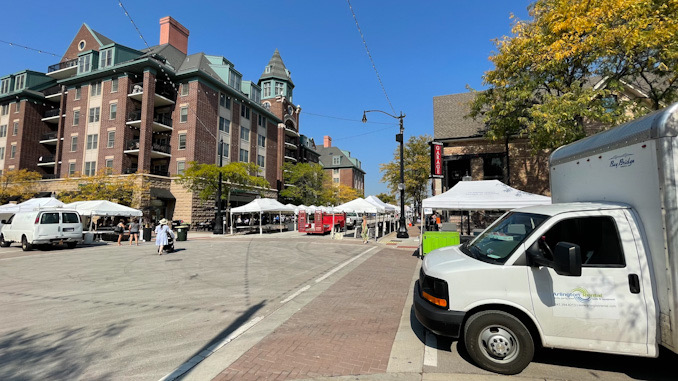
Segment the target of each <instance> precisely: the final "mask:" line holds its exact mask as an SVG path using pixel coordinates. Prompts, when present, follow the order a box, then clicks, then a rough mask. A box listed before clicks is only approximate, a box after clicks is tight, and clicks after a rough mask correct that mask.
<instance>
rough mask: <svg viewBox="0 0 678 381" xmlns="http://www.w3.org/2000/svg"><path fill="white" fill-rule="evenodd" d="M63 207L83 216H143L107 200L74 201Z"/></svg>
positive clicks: (138, 212)
mask: <svg viewBox="0 0 678 381" xmlns="http://www.w3.org/2000/svg"><path fill="white" fill-rule="evenodd" d="M65 207H67V208H71V209H75V210H77V211H78V213H80V214H81V215H83V216H121V217H141V216H142V215H143V213H142V212H141V210H139V209H134V208H130V207H129V206H125V205H120V204H116V203H115V202H111V201H108V200H91V201H76V202H72V203H70V204H66V205H65Z"/></svg>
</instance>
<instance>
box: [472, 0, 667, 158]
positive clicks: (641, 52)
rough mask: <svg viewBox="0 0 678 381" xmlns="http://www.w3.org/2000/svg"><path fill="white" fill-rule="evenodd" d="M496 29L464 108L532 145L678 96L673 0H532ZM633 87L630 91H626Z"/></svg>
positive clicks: (563, 139)
mask: <svg viewBox="0 0 678 381" xmlns="http://www.w3.org/2000/svg"><path fill="white" fill-rule="evenodd" d="M529 12H530V16H531V17H532V20H530V21H516V22H515V23H514V26H513V30H512V36H510V37H503V38H501V39H498V40H497V41H496V42H495V43H496V46H497V50H498V51H497V53H496V54H495V55H494V56H492V57H490V60H491V61H492V62H493V64H494V69H493V70H490V71H489V72H487V73H486V74H485V75H484V76H483V82H484V84H485V85H486V86H487V87H488V89H487V90H486V91H483V92H478V93H477V94H476V98H475V100H474V102H473V104H472V108H471V113H470V116H472V117H474V118H478V119H482V120H483V121H484V122H485V123H486V125H487V126H488V128H489V130H488V133H487V135H488V137H490V138H492V139H495V140H503V139H506V138H507V137H509V136H512V135H521V136H527V137H528V138H529V140H530V142H531V145H532V147H533V148H534V149H535V150H539V149H552V148H555V147H558V146H560V145H563V144H566V143H569V142H572V141H574V140H577V139H580V138H582V137H584V136H585V135H586V130H585V127H586V125H587V124H588V123H596V124H603V125H614V124H618V123H620V122H623V121H625V120H627V119H628V118H631V117H636V116H638V115H641V114H643V113H646V112H648V111H650V110H656V109H660V108H662V107H665V106H666V105H668V104H670V103H671V102H674V101H676V100H678V71H677V70H676V69H677V68H678V39H677V38H676V36H677V35H678V2H677V1H675V0H589V1H564V0H538V1H536V2H535V3H534V4H532V5H531V6H530V9H529ZM633 92H635V93H633Z"/></svg>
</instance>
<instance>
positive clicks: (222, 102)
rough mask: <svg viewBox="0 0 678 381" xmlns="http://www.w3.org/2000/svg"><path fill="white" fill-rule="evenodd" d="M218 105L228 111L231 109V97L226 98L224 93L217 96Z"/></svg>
mask: <svg viewBox="0 0 678 381" xmlns="http://www.w3.org/2000/svg"><path fill="white" fill-rule="evenodd" d="M219 104H220V105H221V106H223V107H226V108H228V109H230V108H231V97H229V96H227V95H226V94H224V93H220V94H219Z"/></svg>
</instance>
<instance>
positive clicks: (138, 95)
mask: <svg viewBox="0 0 678 381" xmlns="http://www.w3.org/2000/svg"><path fill="white" fill-rule="evenodd" d="M127 96H128V97H130V98H132V99H134V100H137V101H139V102H141V100H142V98H143V96H144V84H143V82H137V83H133V84H132V86H131V87H130V91H129V93H128V94H127ZM174 97H175V91H174V88H173V87H171V86H156V87H155V99H154V102H153V106H154V107H159V106H168V105H173V104H174Z"/></svg>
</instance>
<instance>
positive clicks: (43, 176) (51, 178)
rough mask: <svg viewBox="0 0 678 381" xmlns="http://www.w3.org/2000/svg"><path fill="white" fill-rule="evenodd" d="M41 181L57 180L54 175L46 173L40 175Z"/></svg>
mask: <svg viewBox="0 0 678 381" xmlns="http://www.w3.org/2000/svg"><path fill="white" fill-rule="evenodd" d="M42 179H43V180H53V179H58V177H57V175H55V174H54V173H46V174H44V175H42Z"/></svg>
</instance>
